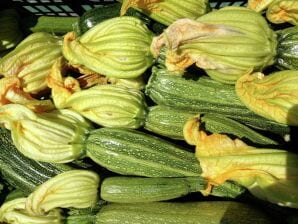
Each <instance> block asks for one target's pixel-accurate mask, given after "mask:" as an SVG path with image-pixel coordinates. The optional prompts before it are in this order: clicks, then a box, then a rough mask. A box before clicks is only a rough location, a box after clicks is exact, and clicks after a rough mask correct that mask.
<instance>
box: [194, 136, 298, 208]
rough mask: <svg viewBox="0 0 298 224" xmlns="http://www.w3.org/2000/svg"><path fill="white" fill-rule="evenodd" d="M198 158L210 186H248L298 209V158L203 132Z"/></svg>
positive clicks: (261, 195)
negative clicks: (228, 184) (230, 182)
mask: <svg viewBox="0 0 298 224" xmlns="http://www.w3.org/2000/svg"><path fill="white" fill-rule="evenodd" d="M199 136H200V140H199V143H198V144H197V145H196V157H197V159H198V160H199V162H200V166H201V167H202V171H203V172H202V176H203V177H204V178H206V180H207V181H208V186H207V188H206V189H205V190H203V191H202V193H203V194H205V195H208V194H210V191H211V190H212V187H213V186H219V185H222V184H223V183H225V182H226V181H227V180H230V181H234V182H236V183H238V184H240V185H242V186H244V187H246V188H247V189H248V190H249V191H250V192H251V193H252V194H253V195H254V196H256V197H258V198H260V199H262V200H267V201H269V202H271V203H276V204H278V205H280V206H287V207H292V208H298V189H297V185H298V176H297V173H298V155H297V154H294V153H290V152H288V151H286V150H280V149H266V148H264V149H262V148H255V147H252V146H249V145H247V144H245V143H244V142H243V141H241V140H239V139H235V140H232V139H230V138H229V137H228V136H226V135H222V134H212V135H209V136H208V135H206V134H205V133H204V132H200V133H199Z"/></svg>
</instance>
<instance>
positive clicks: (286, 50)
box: [275, 26, 298, 70]
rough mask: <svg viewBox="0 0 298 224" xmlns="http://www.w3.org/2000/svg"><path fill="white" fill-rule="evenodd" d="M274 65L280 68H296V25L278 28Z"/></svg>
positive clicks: (297, 42)
mask: <svg viewBox="0 0 298 224" xmlns="http://www.w3.org/2000/svg"><path fill="white" fill-rule="evenodd" d="M276 33H277V40H278V44H277V56H276V62H275V65H276V66H277V67H278V68H279V69H281V70H298V50H297V47H298V26H292V27H289V28H285V29H282V30H279V31H277V32H276Z"/></svg>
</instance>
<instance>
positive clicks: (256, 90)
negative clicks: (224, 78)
mask: <svg viewBox="0 0 298 224" xmlns="http://www.w3.org/2000/svg"><path fill="white" fill-rule="evenodd" d="M236 93H237V95H238V97H239V98H240V100H241V101H242V102H243V103H244V104H245V105H246V106H247V107H248V108H249V109H250V110H252V111H253V112H255V113H256V114H258V115H260V116H262V117H265V118H267V119H270V120H273V121H276V122H279V123H282V124H287V125H294V126H298V70H284V71H278V72H274V73H272V74H270V75H267V76H265V75H264V74H263V73H260V72H256V73H253V74H247V75H244V76H242V77H241V78H239V79H238V80H237V82H236Z"/></svg>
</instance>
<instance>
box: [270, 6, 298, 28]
mask: <svg viewBox="0 0 298 224" xmlns="http://www.w3.org/2000/svg"><path fill="white" fill-rule="evenodd" d="M266 17H267V19H268V20H269V21H270V22H272V23H275V24H280V23H286V22H288V23H291V24H293V25H298V1H297V0H275V1H273V2H272V3H271V4H270V5H269V7H268V9H267V11H266Z"/></svg>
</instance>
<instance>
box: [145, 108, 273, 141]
mask: <svg viewBox="0 0 298 224" xmlns="http://www.w3.org/2000/svg"><path fill="white" fill-rule="evenodd" d="M192 118H194V119H195V121H196V122H197V123H198V125H197V126H196V128H199V129H203V130H205V131H208V132H211V133H225V134H231V135H234V136H237V137H238V138H243V139H245V140H249V141H251V142H254V143H258V144H265V145H271V144H277V142H276V141H274V140H272V139H270V138H268V137H266V136H264V135H262V134H260V133H258V132H256V131H255V130H253V129H251V128H249V127H248V126H245V125H243V124H241V123H239V122H237V121H235V120H233V119H231V118H228V117H225V116H223V115H218V114H215V113H214V114H212V113H206V114H202V115H200V114H195V113H194V112H189V111H186V110H179V109H176V108H175V107H167V106H161V105H156V106H153V107H150V108H149V112H148V114H147V117H146V122H145V126H144V127H145V129H147V130H149V131H152V132H154V133H156V134H160V135H162V136H166V137H170V138H173V139H178V140H184V135H183V128H184V126H185V124H186V122H187V121H188V120H190V119H192Z"/></svg>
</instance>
